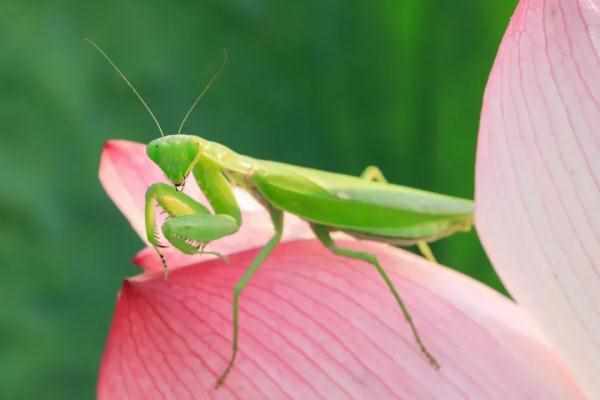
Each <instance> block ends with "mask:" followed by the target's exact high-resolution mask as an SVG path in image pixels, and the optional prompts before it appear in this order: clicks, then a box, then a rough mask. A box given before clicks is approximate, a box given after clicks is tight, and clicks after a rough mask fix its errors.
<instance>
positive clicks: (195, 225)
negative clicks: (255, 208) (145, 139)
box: [146, 183, 239, 277]
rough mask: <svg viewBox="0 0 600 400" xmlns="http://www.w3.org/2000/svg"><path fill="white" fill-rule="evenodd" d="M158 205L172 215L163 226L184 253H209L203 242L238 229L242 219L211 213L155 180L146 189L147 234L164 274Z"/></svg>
mask: <svg viewBox="0 0 600 400" xmlns="http://www.w3.org/2000/svg"><path fill="white" fill-rule="evenodd" d="M155 204H158V205H159V206H160V208H162V209H163V210H165V211H166V212H167V214H168V215H169V218H168V219H167V220H166V221H165V222H164V223H163V225H162V227H161V228H162V232H163V235H164V237H165V238H166V239H167V240H168V241H169V243H171V244H172V245H173V247H175V248H176V249H178V250H180V251H181V252H183V253H185V254H196V253H208V252H203V251H202V248H203V245H205V244H206V243H208V242H210V241H213V240H216V239H219V238H222V237H223V236H227V235H231V234H232V233H234V232H236V231H237V230H238V229H239V222H238V221H237V220H236V219H235V218H234V217H232V216H230V215H224V214H216V215H215V214H212V213H211V212H210V211H209V210H208V209H207V208H206V207H205V206H203V205H202V204H200V203H199V202H197V201H196V200H194V199H192V198H191V197H189V196H188V195H187V194H185V193H182V192H178V191H177V190H176V189H175V188H174V187H173V186H171V185H167V184H164V183H155V184H154V185H152V186H150V187H149V188H148V190H147V191H146V236H147V237H148V241H149V242H150V244H152V246H153V247H154V249H155V250H156V252H157V253H158V255H159V257H160V259H161V262H162V264H163V269H164V272H165V277H166V275H167V271H168V267H167V262H166V260H165V257H164V256H163V254H162V253H161V251H160V250H159V249H160V248H161V247H164V245H163V244H161V243H160V242H159V240H158V237H159V236H158V231H157V229H156V228H157V227H156V218H155V209H154V205H155ZM217 255H218V254H217Z"/></svg>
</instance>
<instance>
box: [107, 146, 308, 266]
mask: <svg viewBox="0 0 600 400" xmlns="http://www.w3.org/2000/svg"><path fill="white" fill-rule="evenodd" d="M100 181H101V183H102V185H103V186H104V189H105V190H106V192H107V193H108V195H109V196H110V198H111V199H112V200H113V201H114V202H115V204H116V205H117V207H119V209H120V210H121V212H122V213H123V214H124V215H125V217H126V218H127V220H128V221H129V223H130V224H131V226H132V227H133V229H134V230H135V231H136V232H137V233H138V235H139V236H140V237H141V238H142V240H143V241H144V242H145V243H146V244H148V241H147V240H146V233H145V223H144V204H145V193H146V189H147V188H148V187H149V186H150V185H151V184H153V183H156V182H167V180H166V178H165V177H164V175H163V173H162V171H161V170H160V169H159V168H158V167H157V166H156V165H155V164H154V163H153V162H152V161H151V160H150V159H149V158H148V157H147V156H146V152H145V147H144V145H143V144H140V143H135V142H129V141H124V140H111V141H108V142H106V144H105V146H104V150H103V151H102V156H101V158H100ZM184 191H185V192H186V193H188V194H189V195H190V196H192V197H194V198H195V199H197V200H198V201H201V202H202V203H204V204H207V201H206V198H205V197H204V195H203V194H202V193H201V192H200V190H199V189H198V186H197V185H196V182H195V181H194V179H193V178H190V179H188V181H187V182H186V185H185V190H184ZM236 197H237V200H238V202H239V204H240V208H241V209H242V212H243V218H244V221H243V224H242V227H241V229H240V231H239V232H238V233H237V234H235V235H232V236H228V237H226V238H223V239H220V240H219V241H216V242H214V243H211V244H210V245H209V246H208V247H207V250H210V251H216V252H219V253H221V254H223V255H227V254H232V253H234V252H236V251H240V250H246V249H250V248H254V247H257V246H263V245H264V244H265V243H266V242H267V241H268V240H269V239H270V237H271V236H272V235H273V227H272V224H271V221H270V219H269V215H268V214H267V212H266V211H265V209H264V208H263V207H262V206H261V205H260V204H258V203H257V202H256V200H254V199H253V198H252V197H251V196H250V195H248V194H247V193H246V192H243V191H241V190H237V191H236ZM285 218H286V223H285V231H284V238H283V240H284V241H287V240H291V239H298V238H307V237H310V236H311V232H310V229H309V228H308V225H307V224H306V223H304V222H302V221H301V220H299V219H298V218H296V217H295V216H293V215H286V217H285ZM163 242H166V241H164V240H163ZM163 253H164V254H165V256H166V258H167V260H168V263H169V267H173V268H175V267H178V266H181V265H187V264H190V263H193V262H199V261H202V260H204V259H207V258H211V257H214V256H189V255H185V254H181V253H180V252H178V251H177V250H173V249H167V250H165V251H163ZM134 263H135V264H136V265H140V266H143V267H144V268H147V269H148V270H149V271H155V270H159V269H161V268H162V265H161V263H160V260H159V259H158V257H157V255H156V253H155V252H154V250H152V249H150V248H149V249H145V250H143V251H142V252H140V253H139V254H138V255H137V256H136V257H135V259H134Z"/></svg>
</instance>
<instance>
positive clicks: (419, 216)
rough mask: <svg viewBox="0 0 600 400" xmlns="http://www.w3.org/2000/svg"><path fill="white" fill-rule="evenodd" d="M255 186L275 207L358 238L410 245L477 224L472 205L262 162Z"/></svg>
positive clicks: (420, 191) (378, 184) (432, 195)
mask: <svg viewBox="0 0 600 400" xmlns="http://www.w3.org/2000/svg"><path fill="white" fill-rule="evenodd" d="M253 180H254V183H255V184H256V186H257V188H258V190H259V191H260V193H261V194H262V196H264V197H265V199H266V200H268V201H269V202H270V203H272V204H273V205H275V206H276V207H278V208H280V209H282V210H285V211H287V212H290V213H292V214H295V215H298V216H299V217H301V218H303V219H306V220H308V221H310V222H313V223H317V224H320V225H325V226H328V227H331V228H334V229H335V230H342V231H346V232H350V233H356V234H358V235H359V236H365V237H369V236H375V237H379V238H382V239H390V240H391V239H399V240H400V241H403V242H405V243H403V244H410V243H415V242H418V241H431V240H435V239H438V238H441V237H444V236H448V235H450V234H452V233H454V232H456V231H458V230H467V229H469V227H470V226H471V223H472V213H473V203H472V202H470V201H468V200H463V199H458V198H454V197H450V196H444V195H440V194H436V193H431V192H426V191H422V190H416V189H411V188H407V187H403V186H398V185H391V184H386V183H378V182H370V181H367V180H365V179H361V178H358V177H352V176H348V175H342V174H335V173H329V172H323V171H318V170H313V169H310V168H303V167H296V166H292V165H288V164H281V163H275V162H269V161H260V168H259V169H258V170H257V171H256V173H255V175H254V177H253Z"/></svg>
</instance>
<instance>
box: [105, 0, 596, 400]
mask: <svg viewBox="0 0 600 400" xmlns="http://www.w3.org/2000/svg"><path fill="white" fill-rule="evenodd" d="M597 2H598V1H596V0H545V1H544V0H530V1H527V0H524V1H522V2H521V4H520V5H519V8H518V9H517V12H516V14H515V17H514V18H513V20H512V22H511V26H510V27H509V30H508V32H507V35H506V37H505V39H504V42H503V45H502V47H501V50H500V53H499V56H498V60H497V63H496V66H495V67H494V72H493V73H492V75H491V78H490V83H489V85H488V89H487V92H486V100H485V106H484V110H483V115H482V127H481V134H480V143H479V149H478V165H477V194H476V201H477V226H478V229H479V231H480V233H481V236H482V238H483V242H484V244H485V247H486V249H487V251H488V253H489V255H490V257H491V258H492V261H493V262H494V265H495V266H496V267H497V268H498V270H499V272H500V274H501V275H502V276H503V278H504V279H505V282H506V284H507V286H508V288H509V290H510V291H511V293H513V295H514V296H515V298H516V299H517V300H518V301H519V303H520V306H517V305H515V304H514V303H512V302H510V301H509V300H507V299H505V298H503V297H502V296H500V295H498V294H496V293H495V292H494V291H492V290H490V289H488V288H486V287H484V286H482V285H480V284H479V283H477V282H475V281H473V280H472V279H470V278H467V277H464V276H462V275H460V274H458V273H455V272H453V271H451V270H449V269H446V268H443V267H440V266H436V265H432V264H430V263H428V262H426V261H425V260H423V259H422V258H419V257H416V256H414V255H412V254H410V253H407V252H405V251H402V250H397V249H392V248H390V247H387V246H384V245H379V244H373V243H366V242H359V241H355V240H350V239H348V238H344V237H340V238H339V239H340V240H343V241H344V244H345V245H349V246H353V247H357V248H359V247H360V248H367V249H369V251H372V252H373V253H375V254H377V256H378V257H379V258H380V260H381V262H382V264H383V265H384V267H385V268H386V269H387V270H388V272H389V273H390V274H392V276H393V279H394V281H395V283H396V285H397V286H398V288H399V290H400V292H401V293H402V295H403V297H404V299H405V300H406V302H407V304H408V307H409V308H410V310H411V312H412V314H413V317H414V320H415V323H416V325H417V326H418V328H419V330H420V332H421V334H422V336H423V340H424V342H425V343H426V344H427V347H428V348H429V349H430V350H431V352H432V353H433V354H434V355H435V356H436V357H437V359H438V361H439V362H440V364H441V366H442V367H441V369H440V370H439V371H436V370H434V369H433V368H431V366H430V365H429V364H428V363H427V362H426V361H425V360H424V358H423V357H422V355H421V353H420V352H419V350H418V348H417V346H416V345H415V343H414V340H413V338H412V335H411V334H410V331H409V329H408V325H407V324H406V322H405V321H404V320H403V318H402V315H401V314H400V312H399V311H398V309H397V305H396V304H395V303H394V300H393V298H392V297H391V295H390V293H389V292H388V290H387V289H386V288H385V286H384V284H383V282H381V281H380V279H379V277H378V275H377V274H376V272H375V271H373V270H372V268H371V267H369V266H368V265H366V264H363V263H360V262H353V261H350V260H348V259H345V258H340V257H336V256H333V255H331V254H330V253H329V252H328V251H327V250H325V249H324V248H323V247H322V246H321V245H320V244H319V243H318V242H317V241H315V240H314V239H312V238H311V235H310V233H309V232H308V230H307V227H306V225H305V224H304V223H303V222H302V221H299V220H298V219H296V218H294V217H292V216H289V215H288V216H286V231H285V237H284V242H283V243H282V244H281V245H280V246H279V247H278V248H277V250H276V251H275V253H274V254H273V255H272V256H271V257H269V258H268V260H267V262H266V263H265V265H264V266H263V267H262V269H261V270H260V271H259V272H258V273H257V275H256V277H255V278H254V280H253V281H252V283H251V284H250V286H249V287H248V289H247V290H246V291H245V292H244V294H243V296H242V312H241V321H240V323H241V337H240V340H241V342H240V346H241V353H240V355H239V358H238V360H237V363H236V365H235V367H234V369H233V371H232V373H231V375H230V376H229V377H228V379H227V381H226V382H225V385H224V386H223V387H221V388H219V389H215V388H214V384H215V381H216V379H217V376H218V375H219V373H220V372H221V371H222V370H223V368H224V367H225V364H226V362H227V359H228V357H229V355H230V351H231V349H230V345H231V342H230V338H231V321H230V318H231V317H230V312H231V290H232V287H233V285H234V283H235V281H236V280H237V278H238V277H239V276H240V275H241V273H242V271H243V269H244V268H245V267H246V266H247V265H248V264H249V262H250V260H252V258H253V257H254V255H255V254H256V253H257V249H258V248H259V246H261V245H262V244H264V243H265V242H266V241H267V239H268V238H269V237H270V235H271V234H272V231H271V225H270V222H269V221H268V217H267V215H266V213H265V212H264V211H263V210H262V208H261V207H260V206H258V205H257V204H256V203H255V202H254V201H253V200H252V199H251V198H249V197H248V196H244V195H243V193H238V199H239V201H240V203H241V205H242V208H243V216H244V225H243V228H242V230H241V231H240V232H239V233H238V234H236V235H234V236H232V237H229V238H225V239H222V240H220V241H217V242H215V243H212V244H211V250H215V251H220V252H222V253H224V254H227V255H228V257H229V262H228V263H225V262H223V261H222V260H219V259H214V258H210V257H206V258H201V257H189V256H181V255H179V254H178V253H176V252H167V257H168V260H169V265H170V267H171V268H172V270H173V271H172V273H171V275H170V277H169V279H168V280H164V279H163V276H162V273H161V271H160V270H159V269H160V263H159V261H158V260H157V259H156V257H155V256H154V254H153V253H152V252H149V251H148V250H143V251H141V252H140V253H139V254H138V255H137V256H136V258H135V259H134V261H135V262H136V264H138V265H139V266H140V267H141V268H142V269H143V273H142V274H140V275H138V276H136V277H133V278H130V279H127V280H125V282H124V284H123V287H122V289H121V291H120V293H119V295H118V298H117V305H116V310H115V315H114V319H113V323H112V327H111V330H110V334H109V338H108V341H107V345H106V349H105V352H104V356H103V359H102V365H101V370H100V376H99V382H98V398H99V399H205V398H206V399H209V398H210V399H212V398H215V399H217V398H219V399H220V398H237V399H288V398H289V399H347V398H348V399H353V398H354V399H417V400H418V399H432V398H434V399H444V400H451V399H478V400H479V399H485V400H487V399H584V398H585V397H584V395H583V393H584V392H585V393H586V394H588V395H589V398H597V397H598V395H599V394H600V392H599V391H598V390H599V389H598V385H599V384H598V382H597V381H596V380H594V379H593V378H594V377H595V376H596V375H598V372H600V371H599V364H598V363H600V361H598V358H597V357H595V356H596V355H597V354H598V349H597V342H598V338H600V335H598V331H599V330H600V325H599V324H598V322H597V321H598V318H597V317H596V315H595V312H596V310H597V309H598V308H600V307H599V305H600V302H599V301H598V298H599V296H600V294H599V293H600V291H598V290H596V291H594V290H593V289H594V288H595V287H598V284H597V282H598V278H597V272H596V271H597V270H598V269H600V268H599V267H598V266H599V265H600V264H599V262H598V261H595V259H596V258H597V255H598V254H600V252H599V250H600V248H599V247H600V240H598V237H600V236H597V235H600V207H599V206H598V204H600V201H598V200H599V197H600V196H599V195H598V193H599V191H598V187H600V186H597V185H596V180H599V181H600V158H599V156H600V152H599V149H600V143H599V142H600V138H599V137H598V135H594V134H593V133H594V131H593V129H594V127H598V126H600V124H599V122H600V114H599V110H600V107H599V106H598V104H600V99H598V98H597V97H596V96H598V95H599V94H598V90H597V89H598V82H599V81H598V78H599V77H600V76H599V75H600V68H598V67H599V65H598V63H599V61H598V60H599V58H598V52H597V50H596V47H595V46H596V45H597V43H598V42H597V41H598V39H597V38H598V37H600V35H598V33H599V30H600V23H599V22H600V14H599V11H598V8H600V6H599V7H597V6H596V5H597ZM100 179H101V181H102V183H103V185H104V187H105V189H106V190H107V192H108V193H109V195H110V196H111V198H112V199H113V200H114V201H115V203H116V204H117V206H118V207H119V208H120V209H121V210H122V211H123V213H124V214H125V216H126V217H127V219H128V220H129V222H130V223H131V225H132V227H133V228H134V230H136V231H137V232H138V233H139V234H140V236H141V237H142V240H145V239H144V235H143V230H144V220H143V205H144V192H145V190H146V188H147V187H148V186H149V185H150V184H152V183H154V182H157V181H164V178H163V177H162V174H161V172H160V171H159V170H158V169H157V168H156V167H155V166H154V165H153V164H152V163H151V162H150V161H149V160H148V159H147V158H146V156H145V153H144V148H143V146H142V145H141V144H136V143H131V142H124V141H111V142H108V143H107V144H106V146H105V148H104V151H103V154H102V160H101V165H100ZM186 190H188V191H189V192H190V193H191V194H192V195H193V196H196V197H197V198H202V196H201V195H200V193H199V192H198V189H197V188H196V187H194V185H193V184H192V182H188V187H187V188H186ZM594 256H596V257H594ZM530 313H531V315H532V316H534V317H535V318H537V319H538V320H539V321H541V327H542V328H539V327H538V325H537V323H536V322H534V319H532V318H531V317H530V316H529V315H530ZM595 317H596V318H595ZM546 337H548V339H547V338H546ZM561 357H564V359H565V360H566V362H567V363H566V364H565V363H564V362H563V361H562V360H561ZM575 380H577V383H575ZM578 385H580V386H578ZM579 388H581V389H579Z"/></svg>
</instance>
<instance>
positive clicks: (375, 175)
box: [360, 165, 438, 264]
mask: <svg viewBox="0 0 600 400" xmlns="http://www.w3.org/2000/svg"><path fill="white" fill-rule="evenodd" d="M360 177H361V178H363V179H366V180H368V181H371V182H383V183H386V182H387V180H386V179H385V176H384V175H383V172H381V170H380V169H379V168H378V167H376V166H374V165H369V166H368V167H367V168H365V170H364V171H363V173H362V174H360ZM417 248H418V249H419V251H420V252H421V254H422V255H423V257H425V258H426V259H428V260H429V261H431V262H432V263H435V264H438V262H437V260H436V258H435V256H434V255H433V251H431V247H429V245H428V244H427V242H425V241H420V242H417Z"/></svg>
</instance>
